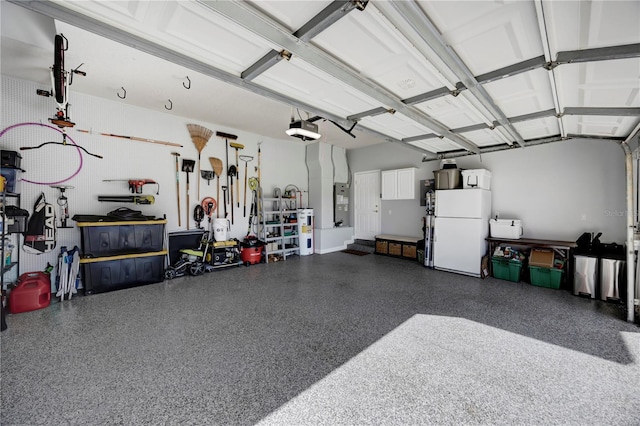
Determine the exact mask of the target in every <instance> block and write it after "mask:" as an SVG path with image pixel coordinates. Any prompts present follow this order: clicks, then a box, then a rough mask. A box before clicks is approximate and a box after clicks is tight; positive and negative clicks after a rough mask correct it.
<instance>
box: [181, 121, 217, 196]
mask: <svg viewBox="0 0 640 426" xmlns="http://www.w3.org/2000/svg"><path fill="white" fill-rule="evenodd" d="M187 129H189V134H190V135H191V140H192V141H193V144H194V145H195V146H196V149H197V150H198V200H199V199H200V175H201V172H200V153H201V152H202V150H203V148H204V146H205V145H206V144H207V142H209V138H210V137H211V135H212V134H213V131H212V130H209V129H207V128H206V127H202V126H200V125H198V124H187Z"/></svg>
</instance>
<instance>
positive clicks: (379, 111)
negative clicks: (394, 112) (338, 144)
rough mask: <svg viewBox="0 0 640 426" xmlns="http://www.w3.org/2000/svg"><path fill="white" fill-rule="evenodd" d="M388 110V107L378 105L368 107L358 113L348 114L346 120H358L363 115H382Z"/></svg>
mask: <svg viewBox="0 0 640 426" xmlns="http://www.w3.org/2000/svg"><path fill="white" fill-rule="evenodd" d="M388 112H389V110H388V109H386V108H383V107H378V108H374V109H370V110H369V111H363V112H361V113H359V114H353V115H348V116H347V120H354V121H355V120H360V119H361V118H364V117H374V116H376V115H382V114H385V113H388Z"/></svg>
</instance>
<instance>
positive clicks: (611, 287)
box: [598, 243, 627, 302]
mask: <svg viewBox="0 0 640 426" xmlns="http://www.w3.org/2000/svg"><path fill="white" fill-rule="evenodd" d="M626 264H627V262H626V261H625V250H624V246H622V245H619V244H616V243H612V244H603V246H602V253H601V254H600V265H599V267H600V274H599V277H600V283H599V292H598V293H599V298H600V299H601V300H604V301H610V302H620V301H624V300H625V299H626V295H627V291H626V290H627V274H626Z"/></svg>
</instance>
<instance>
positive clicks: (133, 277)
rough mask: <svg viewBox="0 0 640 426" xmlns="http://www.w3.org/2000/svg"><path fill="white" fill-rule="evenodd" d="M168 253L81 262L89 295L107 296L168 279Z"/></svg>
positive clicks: (86, 290)
mask: <svg viewBox="0 0 640 426" xmlns="http://www.w3.org/2000/svg"><path fill="white" fill-rule="evenodd" d="M165 258H166V251H162V252H157V253H144V254H140V255H123V256H110V257H101V258H95V259H81V260H80V264H81V266H82V268H81V270H82V284H83V286H84V291H85V294H87V295H89V294H94V293H103V292H106V291H112V290H120V289H123V288H130V287H136V286H140V285H145V284H153V283H159V282H161V281H163V280H164V267H165Z"/></svg>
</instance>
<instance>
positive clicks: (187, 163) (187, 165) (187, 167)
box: [182, 158, 196, 229]
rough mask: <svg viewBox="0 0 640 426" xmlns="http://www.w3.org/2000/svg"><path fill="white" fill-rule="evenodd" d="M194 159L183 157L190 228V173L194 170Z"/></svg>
mask: <svg viewBox="0 0 640 426" xmlns="http://www.w3.org/2000/svg"><path fill="white" fill-rule="evenodd" d="M195 164H196V162H195V161H194V160H187V159H185V158H183V159H182V171H183V172H186V173H187V229H189V219H188V218H189V173H192V172H193V166H195Z"/></svg>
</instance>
